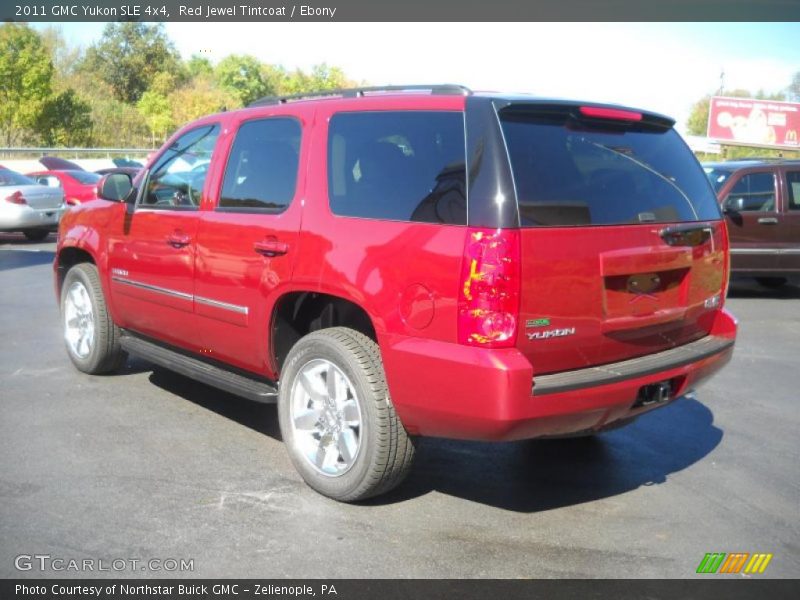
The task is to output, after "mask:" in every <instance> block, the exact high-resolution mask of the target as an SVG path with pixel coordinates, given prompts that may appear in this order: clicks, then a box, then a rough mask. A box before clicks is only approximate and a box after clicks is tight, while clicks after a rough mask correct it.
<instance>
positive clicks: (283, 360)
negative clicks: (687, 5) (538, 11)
mask: <svg viewBox="0 0 800 600" xmlns="http://www.w3.org/2000/svg"><path fill="white" fill-rule="evenodd" d="M672 126H673V121H672V120H670V119H668V118H666V117H663V116H660V115H656V114H653V113H649V112H643V111H639V110H632V109H627V108H619V107H612V106H606V105H599V104H594V103H581V102H563V101H556V100H545V99H538V98H534V97H519V96H505V95H497V94H473V93H471V92H470V91H469V90H466V89H465V88H461V87H458V86H427V87H425V88H424V89H423V88H417V87H414V86H412V87H404V88H382V89H374V88H373V89H359V90H346V91H341V92H332V93H326V94H325V95H324V96H316V97H314V98H310V99H297V98H268V99H264V100H261V101H258V102H256V103H255V104H254V105H253V106H251V107H249V108H246V109H243V110H238V111H234V112H228V113H222V114H217V115H212V116H209V117H205V118H203V119H200V120H198V121H196V122H194V123H192V124H190V125H187V126H186V127H184V128H183V129H181V130H180V131H179V132H178V133H176V134H175V135H174V136H173V137H172V138H171V139H170V140H169V141H168V142H167V143H166V145H165V146H164V147H163V148H162V149H161V151H159V152H158V153H157V154H156V155H155V156H154V157H153V158H152V159H151V160H150V161H149V163H148V165H147V166H146V168H145V169H144V170H143V171H142V172H141V173H140V174H139V175H137V176H136V178H135V179H133V181H131V180H130V178H129V177H128V176H126V175H124V174H114V175H109V176H107V177H106V178H104V180H103V181H101V183H100V184H99V192H100V196H101V199H100V200H99V201H97V202H92V203H89V204H87V205H80V206H77V207H75V208H74V209H73V210H71V211H70V212H69V213H68V214H67V215H66V216H65V217H64V219H63V220H62V222H61V228H60V237H59V245H58V250H57V256H56V260H55V265H54V267H55V282H56V290H57V293H58V297H59V299H60V302H61V310H62V315H63V330H64V337H65V340H66V346H67V350H68V353H69V356H70V358H71V359H72V361H73V362H74V363H75V365H76V366H77V368H78V369H80V370H81V371H84V372H87V373H103V372H108V371H111V370H113V369H115V368H116V367H117V366H118V365H120V363H121V362H122V361H123V360H124V358H125V356H126V353H133V354H136V355H138V356H141V357H144V358H145V359H147V360H149V361H151V362H153V363H156V364H159V365H162V366H166V367H168V368H170V369H174V370H175V371H178V372H180V373H183V374H186V375H188V376H190V377H193V378H194V379H197V380H199V381H203V382H205V383H208V384H211V385H214V386H217V387H219V388H222V389H225V390H228V391H230V392H233V393H235V394H239V395H242V396H245V397H247V398H251V399H253V400H259V401H264V402H277V403H278V414H279V421H280V427H281V432H282V435H283V439H284V441H285V443H286V446H287V448H288V451H289V454H290V455H291V458H292V461H293V462H294V464H295V466H296V467H297V469H298V471H299V472H300V474H301V475H302V477H303V478H304V479H305V480H306V482H307V483H308V484H309V485H311V486H312V487H314V488H315V489H317V490H318V491H320V492H321V493H323V494H325V495H328V496H330V497H333V498H336V499H339V500H345V501H353V500H358V499H362V498H366V497H369V496H374V495H376V494H380V493H383V492H386V491H387V490H389V489H391V488H393V487H394V486H395V485H397V484H398V483H399V482H400V481H401V480H402V479H403V478H404V476H405V475H406V474H407V472H408V469H409V467H410V465H411V461H412V458H413V455H414V443H415V438H416V436H420V435H426V436H441V437H450V438H461V439H474V440H498V441H499V440H517V439H523V438H534V437H539V436H556V435H573V434H591V433H595V432H598V431H601V430H603V429H606V428H610V427H613V426H616V425H618V424H621V423H624V422H626V421H629V420H631V419H633V418H635V417H636V416H638V415H640V414H642V413H643V412H646V411H648V410H651V409H653V408H656V407H658V406H663V405H665V404H666V403H668V402H670V401H671V400H673V399H675V398H677V397H680V396H682V395H683V394H685V393H686V392H687V391H688V390H690V389H693V388H695V387H696V386H697V385H698V384H699V383H700V382H701V381H703V380H705V379H706V378H708V377H709V376H710V375H712V374H713V373H715V372H716V371H717V370H719V369H720V368H721V367H722V366H723V365H724V364H725V363H726V362H727V361H728V360H729V359H730V357H731V353H732V351H733V345H734V339H735V335H736V321H735V320H734V318H733V317H732V316H731V315H730V314H729V313H728V312H727V311H725V310H724V309H723V303H724V299H725V292H726V287H727V281H728V239H727V233H726V229H725V223H724V221H723V220H722V219H721V215H720V210H719V207H718V205H717V203H716V200H715V198H714V194H713V192H712V189H711V187H710V185H709V183H708V181H707V180H706V178H705V176H704V173H703V171H702V169H701V168H700V165H699V164H698V163H697V161H696V160H695V158H694V156H693V155H692V153H691V151H690V150H689V149H688V148H687V147H686V145H685V144H684V143H683V141H682V140H681V138H680V137H679V136H678V134H677V133H676V132H675V131H674V130H673V128H672Z"/></svg>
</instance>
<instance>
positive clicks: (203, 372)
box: [120, 333, 278, 404]
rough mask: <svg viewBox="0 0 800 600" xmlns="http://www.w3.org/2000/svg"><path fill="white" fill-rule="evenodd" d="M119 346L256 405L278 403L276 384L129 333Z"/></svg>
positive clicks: (123, 337)
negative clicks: (251, 401)
mask: <svg viewBox="0 0 800 600" xmlns="http://www.w3.org/2000/svg"><path fill="white" fill-rule="evenodd" d="M120 345H121V346H122V349H123V350H125V351H126V352H129V353H130V354H133V355H135V356H138V357H139V358H142V359H143V360H146V361H148V362H151V363H154V364H156V365H159V366H161V367H164V368H166V369H169V370H170V371H175V372H176V373H180V374H181V375H185V376H187V377H190V378H192V379H194V380H195V381H199V382H201V383H205V384H206V385H210V386H213V387H215V388H218V389H221V390H223V391H226V392H230V393H231V394H235V395H237V396H241V397H243V398H247V399H248V400H254V401H255V402H265V403H269V404H272V403H275V402H277V401H278V390H277V388H276V387H275V385H274V384H271V383H268V382H266V381H260V380H258V379H256V378H255V377H248V376H246V375H240V374H238V373H235V372H233V371H229V370H227V369H224V368H222V367H218V366H216V365H212V364H211V363H208V362H205V361H203V360H200V359H198V358H193V357H191V356H188V355H186V354H184V353H182V352H178V351H177V350H172V349H170V348H165V347H164V346H161V345H160V344H156V343H153V342H150V341H148V340H145V339H142V338H140V337H137V336H134V335H131V334H129V333H126V334H125V335H123V336H122V338H121V339H120Z"/></svg>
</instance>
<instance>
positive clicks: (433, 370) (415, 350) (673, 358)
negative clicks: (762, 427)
mask: <svg viewBox="0 0 800 600" xmlns="http://www.w3.org/2000/svg"><path fill="white" fill-rule="evenodd" d="M735 337H736V320H735V319H734V318H733V316H732V315H731V314H730V313H728V312H727V311H720V312H719V313H718V314H717V319H716V321H715V324H714V327H713V329H712V331H711V334H710V335H709V336H708V337H706V338H703V339H702V340H699V341H698V342H694V343H692V344H687V345H686V346H681V347H679V348H675V349H673V350H668V351H666V352H661V353H658V354H653V355H649V356H646V357H642V358H640V359H634V360H630V361H624V362H621V363H616V364H614V365H605V366H603V367H599V368H598V367H593V368H588V369H581V370H578V371H571V372H569V373H560V374H558V375H546V376H542V377H538V378H536V380H534V378H533V368H532V367H531V364H530V362H528V360H527V359H526V358H525V357H524V356H523V355H522V354H521V353H520V352H518V351H517V350H516V349H514V348H509V349H503V350H485V349H478V348H471V347H467V346H462V345H458V344H450V343H445V342H437V341H431V340H424V339H419V338H407V337H401V336H388V339H386V340H382V342H385V343H382V344H381V345H382V348H383V358H384V363H385V366H386V376H387V380H388V383H389V389H390V390H391V393H392V400H393V402H394V405H395V408H396V410H397V413H398V415H399V417H400V419H401V420H402V422H403V424H404V425H405V427H406V429H408V430H409V432H411V433H412V434H418V435H428V436H437V437H449V438H457V439H473V440H496V441H501V440H515V439H525V438H534V437H540V436H549V435H561V434H568V433H574V432H578V431H584V430H592V429H600V428H602V427H605V426H607V425H610V424H612V423H613V422H615V421H617V420H620V419H628V418H631V417H635V416H638V415H640V414H642V413H644V412H647V411H649V410H652V409H653V408H657V407H659V406H664V403H661V404H654V405H648V406H646V407H641V408H635V407H634V403H636V400H637V397H638V394H639V390H640V389H641V388H642V386H645V385H648V384H652V383H656V382H662V381H667V380H669V381H670V383H671V384H672V395H671V399H675V398H678V397H680V396H682V395H683V394H685V393H686V392H688V391H689V390H691V389H694V388H696V387H697V386H698V385H699V384H701V383H702V382H703V381H704V380H706V379H707V378H709V377H710V376H711V375H713V374H714V373H716V372H717V371H718V370H719V369H721V368H722V367H723V366H725V364H727V362H728V361H729V360H730V358H731V356H732V354H733V342H734V340H735Z"/></svg>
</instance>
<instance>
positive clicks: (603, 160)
mask: <svg viewBox="0 0 800 600" xmlns="http://www.w3.org/2000/svg"><path fill="white" fill-rule="evenodd" d="M500 119H501V125H502V128H503V134H504V136H505V139H506V145H507V147H508V152H509V156H510V159H511V168H512V172H513V176H514V184H515V187H516V191H517V198H518V201H519V212H520V223H521V225H522V226H523V227H534V226H554V225H566V226H572V225H618V224H626V223H668V222H683V221H704V220H713V219H719V218H720V213H719V207H718V206H717V203H716V199H715V198H714V195H713V194H712V192H711V188H710V187H709V185H708V183H707V182H706V181H705V178H704V177H703V171H702V170H701V169H700V167H699V164H698V163H697V161H696V159H695V158H694V155H692V153H691V151H690V150H689V149H688V148H687V147H686V145H685V144H684V143H683V141H682V140H681V139H680V137H679V135H678V134H677V133H676V132H675V131H674V130H673V129H663V128H654V127H649V128H648V127H643V126H642V127H639V126H627V125H623V126H620V125H619V124H618V123H610V124H609V126H608V128H606V127H605V126H604V127H603V128H602V129H599V128H597V127H588V126H583V125H580V124H575V123H573V122H571V121H568V120H567V119H566V118H563V117H556V118H554V117H553V116H537V115H535V114H532V113H530V112H522V111H513V110H512V111H502V112H501V113H500Z"/></svg>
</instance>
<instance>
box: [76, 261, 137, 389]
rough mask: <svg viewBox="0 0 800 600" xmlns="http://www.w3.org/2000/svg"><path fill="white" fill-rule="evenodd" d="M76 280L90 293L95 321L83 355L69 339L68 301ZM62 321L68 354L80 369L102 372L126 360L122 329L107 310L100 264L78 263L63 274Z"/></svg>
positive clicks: (116, 367)
mask: <svg viewBox="0 0 800 600" xmlns="http://www.w3.org/2000/svg"><path fill="white" fill-rule="evenodd" d="M76 283H80V284H82V285H83V286H84V288H85V289H86V291H87V293H88V297H89V300H90V302H91V306H92V317H93V318H92V322H93V323H94V333H93V336H92V338H93V342H92V347H91V350H90V351H89V352H88V355H87V356H83V357H82V356H80V355H78V354H77V353H76V352H75V351H74V350H73V348H72V347H71V346H70V344H69V342H68V341H67V339H66V327H67V323H66V310H65V302H66V297H67V294H68V293H69V290H70V288H71V287H72V286H73V284H76ZM61 325H62V331H64V334H65V335H64V341H65V345H66V347H67V354H68V355H69V357H70V360H72V363H73V364H74V365H75V366H76V367H77V368H78V370H79V371H83V372H84V373H89V374H90V375H99V374H102V373H109V372H112V371H116V370H117V369H119V367H121V366H122V364H123V363H124V362H125V359H126V358H127V354H126V353H125V352H124V351H123V350H122V348H121V347H120V343H119V340H120V330H119V328H118V327H117V326H116V325H115V324H114V322H113V321H112V320H111V315H109V313H108V308H107V306H106V299H105V297H104V296H103V288H102V287H101V285H100V277H99V276H98V274H97V267H95V266H94V265H93V264H91V263H80V264H77V265H75V266H74V267H72V268H71V269H70V270H69V271H68V272H67V275H66V276H65V277H64V283H63V285H62V286H61Z"/></svg>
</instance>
